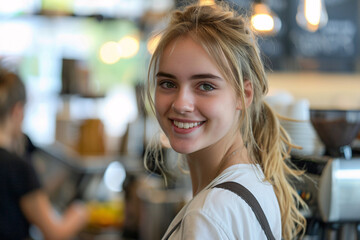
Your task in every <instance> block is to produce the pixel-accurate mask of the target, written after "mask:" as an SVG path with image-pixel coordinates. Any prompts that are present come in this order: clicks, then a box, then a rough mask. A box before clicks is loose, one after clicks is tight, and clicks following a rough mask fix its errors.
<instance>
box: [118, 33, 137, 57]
mask: <svg viewBox="0 0 360 240" xmlns="http://www.w3.org/2000/svg"><path fill="white" fill-rule="evenodd" d="M119 47H120V49H121V55H120V57H121V58H131V57H133V56H135V55H136V54H137V53H138V52H139V48H140V43H139V40H138V39H136V38H134V37H130V36H126V37H124V38H122V39H121V40H120V41H119Z"/></svg>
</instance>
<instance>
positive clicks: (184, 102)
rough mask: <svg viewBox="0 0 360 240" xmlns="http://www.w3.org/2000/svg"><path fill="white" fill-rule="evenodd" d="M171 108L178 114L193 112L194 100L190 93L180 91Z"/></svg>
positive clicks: (184, 90)
mask: <svg viewBox="0 0 360 240" xmlns="http://www.w3.org/2000/svg"><path fill="white" fill-rule="evenodd" d="M171 107H172V108H173V109H174V111H175V112H176V113H179V114H185V113H187V112H192V111H194V98H193V96H192V94H191V92H190V91H189V90H187V89H180V91H179V92H178V93H177V94H176V97H175V99H174V101H173V104H172V106H171Z"/></svg>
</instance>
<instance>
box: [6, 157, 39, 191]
mask: <svg viewBox="0 0 360 240" xmlns="http://www.w3.org/2000/svg"><path fill="white" fill-rule="evenodd" d="M0 156H1V161H0V166H1V170H0V173H1V174H0V178H2V181H4V180H6V182H7V184H8V185H9V189H11V191H12V192H13V194H14V195H15V196H17V197H18V198H20V197H21V196H23V195H25V194H27V193H29V192H31V191H33V190H36V189H40V188H41V185H40V182H39V179H38V177H37V174H36V172H35V169H34V168H33V166H32V165H31V164H30V163H29V162H27V161H25V160H23V159H22V158H20V157H18V156H17V155H15V154H12V153H10V152H8V151H5V150H1V151H0ZM4 182H5V181H4Z"/></svg>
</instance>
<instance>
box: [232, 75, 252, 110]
mask: <svg viewBox="0 0 360 240" xmlns="http://www.w3.org/2000/svg"><path fill="white" fill-rule="evenodd" d="M244 94H245V95H244V98H245V108H248V107H249V106H250V104H251V103H252V101H253V96H254V90H253V86H252V83H251V82H250V80H245V81H244ZM238 100H239V101H238V104H237V106H236V109H237V110H241V109H243V104H242V99H240V97H239V99H238Z"/></svg>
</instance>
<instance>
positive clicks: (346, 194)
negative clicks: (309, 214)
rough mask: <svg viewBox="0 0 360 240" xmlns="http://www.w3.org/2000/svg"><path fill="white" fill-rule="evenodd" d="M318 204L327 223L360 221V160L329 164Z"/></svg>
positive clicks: (337, 161) (338, 161) (321, 184)
mask: <svg viewBox="0 0 360 240" xmlns="http://www.w3.org/2000/svg"><path fill="white" fill-rule="evenodd" d="M318 204H319V210H320V214H321V217H322V219H323V220H324V221H325V222H334V221H360V158H358V159H354V158H353V159H351V160H344V159H332V160H330V161H329V162H328V164H327V165H326V167H325V169H324V171H323V173H322V175H321V178H320V183H319V195H318Z"/></svg>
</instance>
